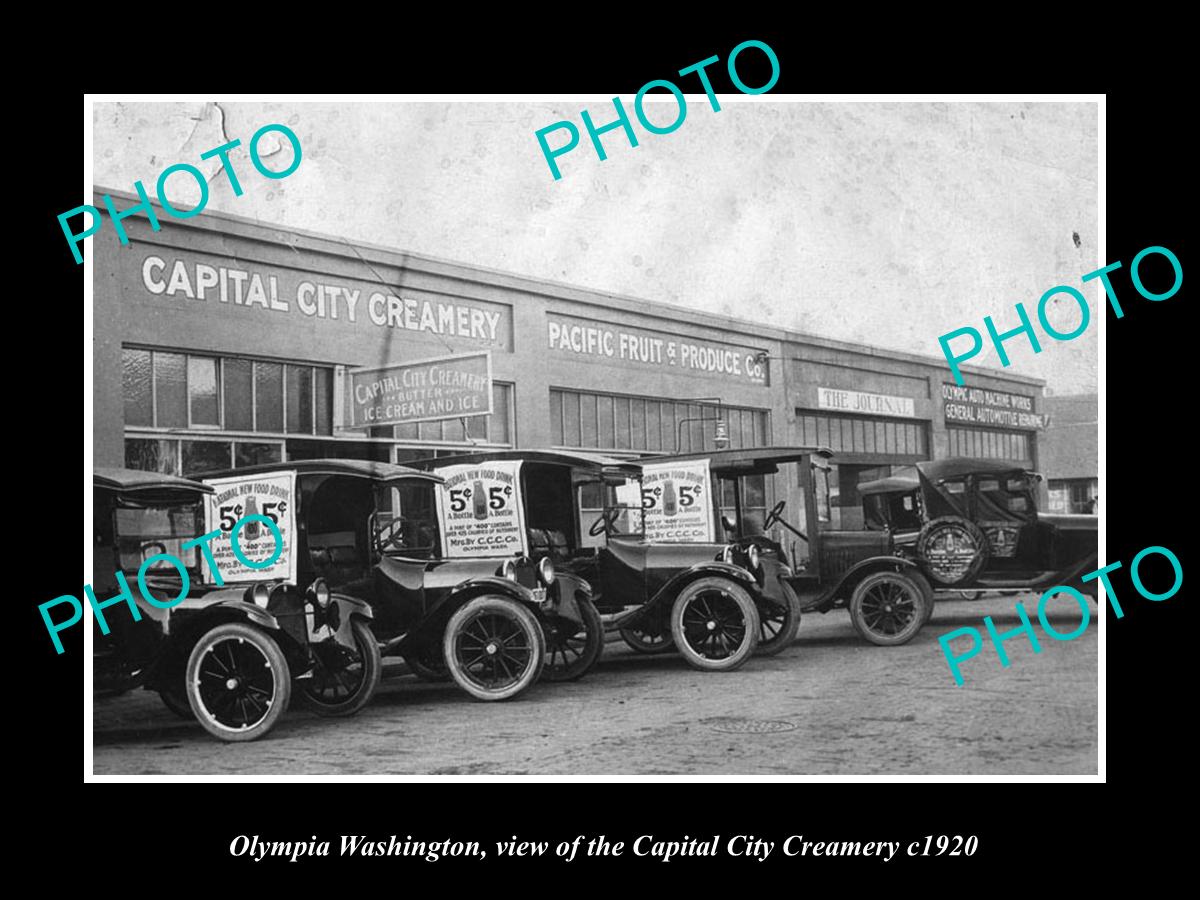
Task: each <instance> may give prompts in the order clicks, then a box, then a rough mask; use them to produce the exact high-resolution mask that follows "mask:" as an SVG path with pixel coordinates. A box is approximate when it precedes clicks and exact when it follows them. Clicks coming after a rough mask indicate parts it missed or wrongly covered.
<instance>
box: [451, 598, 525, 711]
mask: <svg viewBox="0 0 1200 900" xmlns="http://www.w3.org/2000/svg"><path fill="white" fill-rule="evenodd" d="M442 651H443V653H444V654H445V657H446V665H447V667H448V668H449V669H450V677H452V678H453V679H454V681H455V682H456V683H457V684H458V686H459V687H460V688H462V689H463V690H464V691H466V692H467V693H468V694H470V695H471V696H472V697H475V698H476V699H478V700H507V699H508V698H509V697H515V696H516V695H517V694H519V693H521V692H522V691H524V690H525V689H526V688H528V687H529V686H530V685H531V684H533V683H534V682H535V681H537V680H538V677H539V676H540V675H541V674H542V667H543V665H544V664H545V662H546V642H545V637H544V636H543V634H542V626H541V625H539V624H538V620H537V619H536V618H534V615H533V613H531V612H530V611H529V610H527V609H526V608H525V607H524V606H522V605H521V604H519V603H517V602H516V601H514V600H508V599H506V598H504V597H495V596H486V597H476V598H475V599H474V600H469V601H468V602H467V603H465V604H464V605H463V607H462V608H461V609H459V610H458V611H457V612H455V613H454V615H452V616H451V617H450V621H449V622H447V623H446V634H445V637H444V638H443V641H442Z"/></svg>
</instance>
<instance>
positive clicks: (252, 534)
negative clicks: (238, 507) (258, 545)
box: [242, 494, 262, 541]
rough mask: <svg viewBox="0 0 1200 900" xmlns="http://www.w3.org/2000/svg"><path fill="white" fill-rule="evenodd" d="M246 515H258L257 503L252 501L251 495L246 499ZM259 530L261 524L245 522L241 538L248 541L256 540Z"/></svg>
mask: <svg viewBox="0 0 1200 900" xmlns="http://www.w3.org/2000/svg"><path fill="white" fill-rule="evenodd" d="M246 515H248V516H257V515H258V501H257V500H255V499H254V495H253V494H251V495H250V496H249V497H247V498H246ZM261 528H262V524H261V523H260V522H257V521H254V522H247V523H246V527H245V528H243V529H242V537H243V538H245V539H246V540H248V541H253V540H257V539H258V537H259V531H260V529H261Z"/></svg>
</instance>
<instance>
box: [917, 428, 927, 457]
mask: <svg viewBox="0 0 1200 900" xmlns="http://www.w3.org/2000/svg"><path fill="white" fill-rule="evenodd" d="M915 427H916V429H917V453H919V454H920V455H921V456H924V455H925V426H924V425H917V426H915Z"/></svg>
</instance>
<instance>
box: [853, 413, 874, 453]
mask: <svg viewBox="0 0 1200 900" xmlns="http://www.w3.org/2000/svg"><path fill="white" fill-rule="evenodd" d="M869 424H870V423H869V422H865V423H864V422H863V421H862V419H855V420H854V439H853V441H851V443H850V447H851V449H853V450H854V452H855V453H864V452H866V449H867V438H866V434H865V431H866V427H865V426H866V425H869Z"/></svg>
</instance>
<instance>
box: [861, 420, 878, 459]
mask: <svg viewBox="0 0 1200 900" xmlns="http://www.w3.org/2000/svg"><path fill="white" fill-rule="evenodd" d="M875 452H876V450H875V423H874V422H864V423H863V453H875Z"/></svg>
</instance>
